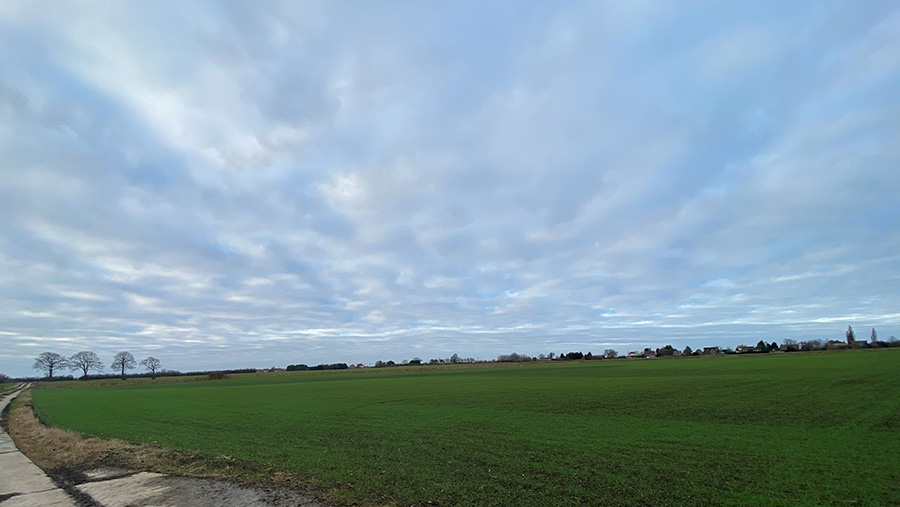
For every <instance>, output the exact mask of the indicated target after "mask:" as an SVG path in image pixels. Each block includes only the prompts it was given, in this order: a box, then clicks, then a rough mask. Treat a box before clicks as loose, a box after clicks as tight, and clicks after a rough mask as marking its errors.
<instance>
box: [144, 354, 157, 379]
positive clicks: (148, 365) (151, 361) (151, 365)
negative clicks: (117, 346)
mask: <svg viewBox="0 0 900 507" xmlns="http://www.w3.org/2000/svg"><path fill="white" fill-rule="evenodd" d="M140 364H141V366H143V367H144V368H145V369H146V370H147V371H149V372H150V378H156V372H157V370H159V367H160V365H161V364H162V363H160V362H159V359H157V358H155V357H153V356H150V357H148V358H147V359H144V360H143V361H141V363H140Z"/></svg>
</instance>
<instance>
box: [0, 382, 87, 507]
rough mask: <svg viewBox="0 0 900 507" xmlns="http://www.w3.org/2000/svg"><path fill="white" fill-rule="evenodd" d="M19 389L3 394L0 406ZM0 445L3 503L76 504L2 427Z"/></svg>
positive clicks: (31, 506)
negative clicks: (4, 395)
mask: <svg viewBox="0 0 900 507" xmlns="http://www.w3.org/2000/svg"><path fill="white" fill-rule="evenodd" d="M25 387H27V386H25ZM21 391H22V389H20V390H18V391H16V392H14V393H12V394H11V395H10V396H6V397H5V398H3V400H2V401H0V410H3V409H4V408H6V406H7V405H8V404H9V402H10V401H12V400H13V398H15V397H16V396H18V394H19V392H21ZM0 446H2V447H0V451H2V452H0V498H5V500H3V501H2V503H3V507H14V506H20V507H42V506H53V507H57V506H58V507H63V506H65V507H75V502H74V501H73V500H72V499H71V498H70V497H69V495H68V494H66V492H65V491H63V490H61V489H58V488H57V487H56V484H54V483H53V481H51V480H50V478H49V477H47V474H45V473H44V471H43V470H41V469H40V468H39V467H38V466H37V465H35V464H34V463H32V462H31V460H30V459H28V458H27V457H25V455H24V454H22V453H21V452H19V450H18V449H16V447H15V445H14V444H12V439H11V438H10V437H9V435H7V434H6V432H5V431H3V430H0Z"/></svg>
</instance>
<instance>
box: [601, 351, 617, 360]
mask: <svg viewBox="0 0 900 507" xmlns="http://www.w3.org/2000/svg"><path fill="white" fill-rule="evenodd" d="M603 357H605V358H606V359H615V358H617V357H619V353H618V352H616V350H615V349H606V350H604V351H603Z"/></svg>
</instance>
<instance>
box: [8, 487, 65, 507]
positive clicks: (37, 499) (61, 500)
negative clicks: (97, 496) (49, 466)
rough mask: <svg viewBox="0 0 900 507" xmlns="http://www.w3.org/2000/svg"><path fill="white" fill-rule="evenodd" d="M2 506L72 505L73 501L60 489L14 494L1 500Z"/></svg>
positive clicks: (58, 506)
mask: <svg viewBox="0 0 900 507" xmlns="http://www.w3.org/2000/svg"><path fill="white" fill-rule="evenodd" d="M2 504H3V507H74V506H75V503H74V502H73V501H72V499H71V498H69V495H67V494H66V492H65V491H63V490H61V489H51V490H50V491H41V492H39V493H26V494H24V495H16V496H13V497H11V498H8V499H7V500H4V501H3V502H2Z"/></svg>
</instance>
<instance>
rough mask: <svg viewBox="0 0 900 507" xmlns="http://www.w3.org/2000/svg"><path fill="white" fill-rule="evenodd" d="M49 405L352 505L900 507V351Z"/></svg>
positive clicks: (78, 393)
mask: <svg viewBox="0 0 900 507" xmlns="http://www.w3.org/2000/svg"><path fill="white" fill-rule="evenodd" d="M34 404H35V409H36V411H37V413H38V415H39V416H40V417H41V419H42V420H43V421H45V422H47V423H49V424H52V425H55V426H59V427H61V428H66V429H70V430H75V431H78V432H82V433H85V434H88V435H95V436H100V437H115V438H119V439H123V440H127V441H131V442H139V443H147V444H154V445H160V446H164V447H168V448H173V449H183V450H192V451H198V452H200V453H202V454H204V455H207V456H217V457H222V456H227V457H229V458H235V459H239V460H246V461H249V462H254V463H258V464H260V465H264V466H266V467H270V468H271V469H273V470H278V471H282V472H285V473H295V474H298V475H299V476H308V477H314V478H316V479H318V480H319V481H321V482H322V483H324V484H327V485H329V486H330V487H331V488H332V499H338V500H341V501H345V502H348V503H352V502H363V503H382V502H383V503H392V504H424V503H427V502H433V503H439V504H451V505H490V504H494V505H547V504H553V505H576V504H585V503H587V504H603V505H616V504H620V505H625V504H627V505H634V504H650V505H663V504H692V505H714V504H715V505H747V504H753V505H798V504H806V505H820V504H853V505H884V504H900V486H898V485H900V463H898V462H897V460H896V456H900V350H872V351H848V352H840V353H808V354H780V355H775V354H773V355H764V356H728V357H712V358H690V359H682V360H653V361H649V360H642V361H628V360H623V361H595V362H579V363H552V364H535V365H530V364H515V365H490V366H482V367H459V368H445V369H431V368H419V369H407V370H378V371H373V370H367V371H358V372H324V373H307V374H298V375H285V376H257V377H243V378H234V379H230V380H221V381H206V382H192V383H168V384H153V383H146V382H142V383H140V384H134V385H120V386H101V387H92V386H91V385H90V382H85V383H81V384H78V383H73V387H72V388H69V389H39V390H36V391H35V392H34Z"/></svg>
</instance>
